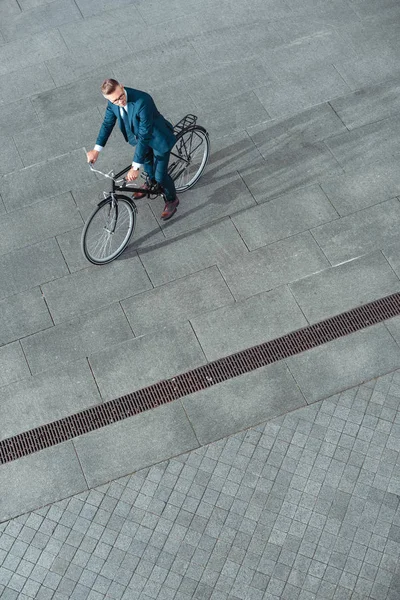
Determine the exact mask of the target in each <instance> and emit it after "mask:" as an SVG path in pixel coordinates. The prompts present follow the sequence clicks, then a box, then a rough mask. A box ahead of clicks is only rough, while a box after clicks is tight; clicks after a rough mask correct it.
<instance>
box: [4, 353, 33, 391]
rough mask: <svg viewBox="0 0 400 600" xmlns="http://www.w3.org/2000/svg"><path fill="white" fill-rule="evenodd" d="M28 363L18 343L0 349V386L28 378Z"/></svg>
mask: <svg viewBox="0 0 400 600" xmlns="http://www.w3.org/2000/svg"><path fill="white" fill-rule="evenodd" d="M30 374H31V373H30V371H29V367H28V363H27V362H26V358H25V356H24V353H23V352H22V348H21V345H20V343H19V342H12V343H11V344H7V346H2V347H1V348H0V386H2V385H7V384H9V383H13V382H14V381H18V379H24V378H25V377H29V376H30Z"/></svg>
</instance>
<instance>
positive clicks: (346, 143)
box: [325, 115, 400, 170]
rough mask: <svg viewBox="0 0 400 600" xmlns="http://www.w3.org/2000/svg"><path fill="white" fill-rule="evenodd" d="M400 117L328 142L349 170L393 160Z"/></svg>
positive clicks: (332, 150)
mask: <svg viewBox="0 0 400 600" xmlns="http://www.w3.org/2000/svg"><path fill="white" fill-rule="evenodd" d="M399 134H400V116H399V115H397V116H394V117H391V118H389V119H385V120H383V121H379V122H378V123H370V124H367V125H363V126H362V127H358V128H357V129H353V130H352V131H348V132H347V133H343V134H340V135H335V136H333V137H331V138H329V139H327V140H325V143H326V145H327V146H328V148H329V149H330V150H331V152H332V153H333V155H334V156H335V157H336V159H337V160H338V161H339V163H340V164H341V165H343V167H344V168H345V169H346V170H350V169H354V168H355V167H360V166H365V165H368V164H370V163H374V162H382V161H383V160H387V159H389V160H391V159H392V158H393V154H395V153H396V152H398V139H399Z"/></svg>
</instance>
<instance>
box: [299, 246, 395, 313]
mask: <svg viewBox="0 0 400 600" xmlns="http://www.w3.org/2000/svg"><path fill="white" fill-rule="evenodd" d="M289 287H290V289H291V290H292V292H293V295H294V297H295V298H296V300H297V302H298V304H299V306H300V308H301V309H302V310H303V313H304V314H305V316H306V317H307V319H308V321H309V322H310V323H315V322H317V321H321V320H322V319H327V318H328V317H332V316H333V315H335V314H339V313H342V312H345V311H346V310H350V309H351V308H355V307H357V306H361V305H362V304H366V303H367V302H372V301H373V300H377V299H378V298H382V297H383V296H388V295H389V294H394V293H395V292H398V291H399V290H400V280H399V278H398V277H396V274H395V273H394V272H393V270H392V268H391V267H390V265H389V263H388V262H387V260H386V259H385V257H384V256H383V254H382V253H381V252H374V253H373V254H368V255H367V256H363V257H361V258H357V259H355V260H352V261H349V262H346V263H343V264H341V265H339V266H337V267H332V268H330V269H325V270H324V271H321V272H320V273H316V274H315V275H310V276H309V277H305V278H304V279H300V280H299V281H295V282H293V283H291V284H290V286H289Z"/></svg>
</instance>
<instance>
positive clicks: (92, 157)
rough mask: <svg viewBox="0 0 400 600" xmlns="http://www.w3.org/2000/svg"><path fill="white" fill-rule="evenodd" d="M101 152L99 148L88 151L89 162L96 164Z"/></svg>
mask: <svg viewBox="0 0 400 600" xmlns="http://www.w3.org/2000/svg"><path fill="white" fill-rule="evenodd" d="M99 154H100V152H98V151H97V150H89V152H87V153H86V156H87V161H88V163H92V165H94V163H95V162H96V160H97V159H98V157H99Z"/></svg>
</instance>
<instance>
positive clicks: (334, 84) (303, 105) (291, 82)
mask: <svg viewBox="0 0 400 600" xmlns="http://www.w3.org/2000/svg"><path fill="white" fill-rule="evenodd" d="M349 91H350V88H349V86H348V85H347V83H346V82H345V81H344V80H343V78H342V77H341V76H340V74H339V73H338V72H337V70H336V69H335V68H334V66H333V65H323V66H318V65H317V66H315V65H313V66H312V68H309V69H308V70H305V71H303V72H301V73H299V72H295V73H283V74H282V75H280V77H279V80H278V82H276V83H275V84H274V85H268V84H267V85H263V86H262V87H259V88H256V90H255V93H256V95H257V97H258V98H259V99H260V101H261V103H262V104H263V106H265V108H266V109H267V111H268V114H270V115H271V117H272V118H273V119H275V118H282V117H284V116H286V115H291V114H296V113H298V112H300V111H302V110H306V109H307V108H310V107H312V106H315V105H317V104H321V103H323V102H327V101H328V100H331V99H332V98H336V97H337V96H342V95H344V94H346V93H348V92H349Z"/></svg>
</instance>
